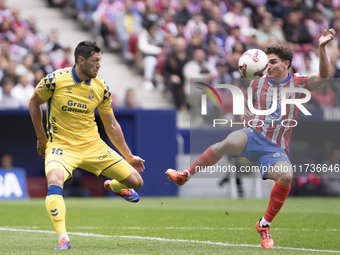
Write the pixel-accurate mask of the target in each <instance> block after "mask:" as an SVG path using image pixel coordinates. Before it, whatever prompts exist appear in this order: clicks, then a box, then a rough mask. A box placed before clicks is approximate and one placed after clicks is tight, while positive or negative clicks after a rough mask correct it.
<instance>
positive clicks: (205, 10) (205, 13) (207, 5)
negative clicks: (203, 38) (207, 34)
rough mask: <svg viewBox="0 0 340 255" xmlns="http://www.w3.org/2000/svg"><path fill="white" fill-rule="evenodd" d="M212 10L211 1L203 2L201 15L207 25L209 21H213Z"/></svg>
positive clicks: (205, 0) (204, 0)
mask: <svg viewBox="0 0 340 255" xmlns="http://www.w3.org/2000/svg"><path fill="white" fill-rule="evenodd" d="M211 8H212V3H211V1H210V0H203V5H202V10H201V13H202V17H203V21H204V23H205V24H208V21H209V20H211Z"/></svg>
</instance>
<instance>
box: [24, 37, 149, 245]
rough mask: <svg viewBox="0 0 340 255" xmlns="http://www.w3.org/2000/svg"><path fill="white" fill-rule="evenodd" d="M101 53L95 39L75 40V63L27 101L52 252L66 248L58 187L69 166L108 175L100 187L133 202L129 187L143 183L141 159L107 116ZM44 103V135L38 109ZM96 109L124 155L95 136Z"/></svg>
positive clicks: (135, 198) (44, 82)
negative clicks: (53, 236)
mask: <svg viewBox="0 0 340 255" xmlns="http://www.w3.org/2000/svg"><path fill="white" fill-rule="evenodd" d="M101 53H102V52H101V49H100V48H99V47H98V46H97V44H96V43H95V42H91V41H83V42H81V43H79V44H78V46H77V47H76V49H75V53H74V55H75V63H76V64H75V65H74V66H73V67H69V68H65V69H59V70H56V71H55V72H53V73H51V74H49V75H47V76H46V77H45V78H43V79H42V80H41V81H40V83H39V84H38V85H37V86H36V88H35V93H34V95H33V96H32V98H31V100H30V104H29V109H30V113H31V118H32V121H33V124H34V128H35V131H36V134H37V138H38V141H37V150H38V154H39V155H41V156H43V158H45V172H46V177H47V183H48V193H47V196H46V209H47V212H48V213H49V216H50V218H51V220H52V223H53V225H54V227H55V229H56V232H57V234H58V238H59V244H58V247H57V248H56V250H64V249H69V248H70V247H71V245H70V240H69V237H68V235H67V233H66V226H65V214H66V208H65V203H64V200H63V196H62V191H63V184H64V182H65V181H66V180H68V179H70V178H72V172H73V170H74V169H76V168H81V169H84V170H86V171H89V172H91V173H94V174H95V175H97V176H99V175H103V176H107V177H109V178H112V179H113V180H108V181H106V182H105V183H104V187H105V188H106V189H107V190H110V191H112V192H113V193H115V194H117V195H119V196H121V197H123V198H124V199H125V200H127V201H130V202H138V201H139V196H138V194H137V193H136V192H135V191H134V190H133V189H138V188H140V187H141V186H142V185H143V179H142V178H141V176H140V175H139V173H138V172H142V171H143V170H144V163H143V162H144V160H143V159H141V158H140V157H138V156H134V155H132V153H131V151H130V149H129V147H128V146H127V144H126V142H125V139H124V135H123V133H122V130H121V128H120V125H119V124H118V122H117V120H116V118H115V116H114V114H113V111H112V107H111V103H112V100H111V92H110V89H109V87H108V86H107V85H106V83H105V81H104V80H103V79H100V78H98V76H97V74H98V71H99V68H100V61H101V58H102V56H101ZM45 102H46V104H47V110H46V115H47V116H46V119H47V125H46V127H47V137H46V134H45V131H44V128H43V124H42V112H41V108H40V106H41V104H43V103H45ZM96 108H97V109H98V112H99V114H100V117H101V119H102V122H103V124H104V127H105V131H106V133H107V135H108V136H109V138H110V140H111V141H112V143H113V144H114V145H115V146H116V148H117V149H118V150H119V152H120V153H121V154H122V155H123V157H124V158H123V157H122V156H120V155H119V154H118V153H117V152H115V151H114V150H113V149H111V148H110V147H109V146H108V145H107V144H106V143H105V142H104V141H103V140H102V139H101V138H100V136H99V133H98V128H97V124H96V122H95V121H94V119H95V116H94V111H95V109H96Z"/></svg>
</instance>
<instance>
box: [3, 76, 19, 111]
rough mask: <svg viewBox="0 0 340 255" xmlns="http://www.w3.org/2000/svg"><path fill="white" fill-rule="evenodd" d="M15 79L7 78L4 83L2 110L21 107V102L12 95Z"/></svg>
mask: <svg viewBox="0 0 340 255" xmlns="http://www.w3.org/2000/svg"><path fill="white" fill-rule="evenodd" d="M13 88H14V81H13V79H11V78H5V79H4V82H3V85H2V97H1V100H0V110H15V109H19V108H20V107H21V102H20V101H19V100H18V99H16V98H14V97H13V96H12V94H11V93H12V90H13Z"/></svg>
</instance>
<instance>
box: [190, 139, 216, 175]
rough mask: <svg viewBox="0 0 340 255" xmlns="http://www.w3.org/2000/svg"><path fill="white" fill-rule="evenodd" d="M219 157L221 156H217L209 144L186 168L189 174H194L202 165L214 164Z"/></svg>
mask: <svg viewBox="0 0 340 255" xmlns="http://www.w3.org/2000/svg"><path fill="white" fill-rule="evenodd" d="M221 158H222V157H219V156H217V155H216V153H215V152H214V151H213V149H212V148H211V146H210V147H209V148H208V149H206V150H205V151H204V152H203V153H202V154H201V156H199V157H198V158H197V159H196V160H195V161H194V163H192V164H191V166H190V167H189V168H188V169H187V170H188V172H189V173H190V174H191V175H194V174H195V173H197V172H198V171H199V170H201V169H202V167H205V166H212V165H214V164H216V163H217V162H218V161H219V160H220V159H221ZM196 167H199V170H198V169H196Z"/></svg>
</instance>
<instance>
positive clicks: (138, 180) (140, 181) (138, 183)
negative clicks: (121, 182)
mask: <svg viewBox="0 0 340 255" xmlns="http://www.w3.org/2000/svg"><path fill="white" fill-rule="evenodd" d="M143 184H144V181H143V179H142V177H138V178H136V182H135V186H134V189H139V188H141V187H143Z"/></svg>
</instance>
